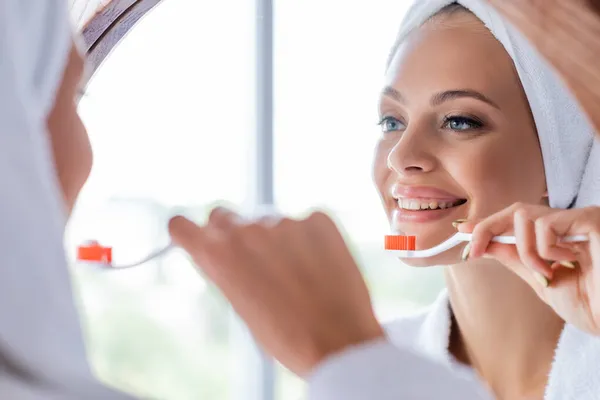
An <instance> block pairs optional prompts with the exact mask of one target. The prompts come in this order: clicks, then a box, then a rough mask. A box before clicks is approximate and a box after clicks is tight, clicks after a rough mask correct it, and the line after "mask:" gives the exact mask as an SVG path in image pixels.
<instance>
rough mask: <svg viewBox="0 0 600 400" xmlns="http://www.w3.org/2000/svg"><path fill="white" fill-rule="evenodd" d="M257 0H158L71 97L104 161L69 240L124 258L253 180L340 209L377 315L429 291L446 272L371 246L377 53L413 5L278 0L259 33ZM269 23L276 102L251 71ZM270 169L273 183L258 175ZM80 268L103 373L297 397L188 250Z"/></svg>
mask: <svg viewBox="0 0 600 400" xmlns="http://www.w3.org/2000/svg"><path fill="white" fill-rule="evenodd" d="M255 1H256V2H257V3H258V4H255V2H254V1H253V2H248V1H245V0H224V1H220V2H209V1H201V0H196V1H184V0H169V1H165V2H162V3H161V4H159V5H158V6H157V7H156V8H155V10H153V11H152V12H151V13H149V14H148V16H146V17H145V18H144V19H143V20H142V21H141V22H140V23H139V24H138V25H137V26H136V28H135V29H134V30H133V31H132V32H131V33H130V34H129V35H128V36H127V37H126V38H125V39H124V40H123V43H122V44H120V45H119V46H118V47H117V48H116V49H115V50H114V52H113V53H112V54H111V55H110V56H109V57H108V58H107V59H106V61H105V63H104V64H103V65H102V66H101V67H100V69H99V70H98V72H97V73H96V75H95V77H94V79H93V81H92V82H91V85H90V86H89V90H88V93H87V95H86V96H85V97H84V99H83V100H82V103H81V112H82V116H83V118H84V121H85V122H86V124H87V126H88V129H89V131H90V135H91V139H92V145H93V147H94V150H95V156H96V159H95V166H94V170H93V172H92V176H91V178H90V181H89V183H88V184H87V185H86V187H85V189H84V192H83V193H82V197H81V200H80V202H79V203H78V205H77V209H76V210H75V213H74V215H73V218H72V222H71V224H70V226H69V229H68V235H67V243H68V246H69V248H73V247H74V246H75V245H76V244H77V243H79V242H80V241H82V240H85V239H89V238H97V239H99V240H101V241H104V242H106V243H110V244H112V245H113V246H115V259H116V260H117V261H119V258H120V260H121V261H123V262H126V261H130V260H134V259H137V258H140V257H141V256H143V255H145V254H147V252H148V251H149V250H152V249H155V248H158V247H161V246H162V245H165V244H166V243H167V240H168V237H167V235H166V229H165V228H166V221H167V219H168V217H169V216H170V215H172V213H173V212H174V211H175V210H184V211H185V212H186V213H188V214H190V215H192V216H193V217H195V218H196V219H199V220H202V219H203V218H204V217H205V216H206V212H207V210H208V209H209V207H210V205H211V204H213V203H214V201H215V200H224V201H227V202H229V203H232V204H236V205H242V204H247V203H248V202H249V201H250V200H252V198H253V196H252V192H253V189H254V188H255V187H256V182H257V181H260V180H261V179H263V181H264V182H267V185H266V186H265V190H266V191H267V192H268V191H271V192H270V194H269V195H267V196H266V197H270V196H271V195H273V196H274V199H275V202H276V204H277V206H278V208H279V209H281V210H283V211H284V212H288V213H292V214H299V213H302V212H304V211H305V210H306V209H307V208H309V207H313V206H322V207H325V208H326V209H327V210H329V211H330V212H331V213H332V215H334V216H335V217H336V219H337V220H338V221H340V222H341V223H342V225H343V226H344V228H345V229H346V231H347V233H348V235H349V237H350V240H351V243H352V245H353V250H354V252H355V254H356V256H357V259H358V260H359V261H360V264H361V266H362V268H363V271H364V273H365V276H366V278H367V280H368V283H369V285H370V287H371V289H372V293H373V298H374V302H375V306H376V310H377V312H378V314H379V315H380V316H381V318H382V319H389V318H392V317H394V316H397V315H399V314H402V313H405V312H408V311H413V310H415V309H417V308H419V307H422V306H423V305H426V304H428V303H430V302H431V301H432V300H433V299H434V297H435V296H436V295H437V293H438V291H439V289H440V288H441V287H442V285H443V283H442V280H441V276H440V273H439V271H438V270H429V269H422V270H417V269H410V268H406V267H403V266H401V265H399V263H398V262H397V261H396V260H394V259H393V258H390V257H389V256H387V255H386V254H384V253H383V252H382V251H381V242H382V235H383V234H385V232H386V231H387V223H386V221H385V218H384V215H383V212H382V211H381V207H380V204H379V199H378V197H377V194H376V192H375V190H374V188H373V187H372V184H371V178H370V175H371V170H370V169H371V157H372V154H373V151H372V150H373V146H374V144H375V140H376V138H377V136H378V127H377V126H376V122H377V111H376V110H377V101H378V96H379V90H380V89H381V83H382V80H383V74H384V69H385V61H386V58H387V56H388V51H389V48H390V46H391V44H392V42H393V39H394V36H395V34H396V32H397V30H398V27H399V24H400V21H401V19H402V16H403V14H404V12H405V11H406V7H407V6H408V4H409V3H410V2H409V1H402V0H400V1H399V0H373V1H371V2H354V3H353V2H343V1H341V0H328V1H325V2H322V1H320V2H319V1H316V0H307V1H302V2H293V1H285V0H281V1H275V2H274V7H273V10H274V15H273V17H274V19H273V20H274V25H273V26H272V29H270V28H271V26H270V25H269V26H266V28H267V29H265V30H263V31H262V32H263V33H264V34H265V36H260V35H258V36H257V34H256V31H257V28H259V27H260V26H256V25H257V24H264V23H267V24H268V22H269V20H270V19H269V18H256V14H257V6H258V5H260V4H263V5H264V4H267V6H268V4H269V2H268V0H255ZM267 10H268V7H267ZM270 34H272V35H273V75H272V76H267V78H268V79H271V78H272V84H273V88H274V91H273V96H274V97H273V100H274V105H275V107H274V110H273V112H272V113H271V111H272V110H271V109H270V108H269V107H267V109H262V108H260V107H257V105H256V99H257V92H256V88H257V81H256V77H257V71H256V68H255V66H256V65H257V61H261V60H257V59H256V55H257V54H258V56H259V57H262V56H264V55H265V54H267V55H268V54H269V52H268V51H267V52H264V50H265V48H264V47H261V46H263V45H264V42H263V43H261V42H260V40H259V39H260V38H263V39H264V38H266V39H267V40H268V39H269V37H270ZM257 43H258V45H257ZM267 50H269V46H268V45H267ZM262 61H264V62H263V63H262V64H261V63H260V62H259V63H258V65H259V68H260V66H261V65H265V63H266V64H268V60H266V59H265V60H262ZM262 76H263V77H264V76H265V75H262ZM267 83H268V82H267ZM268 86H269V85H267V87H268ZM260 87H261V86H260V85H258V89H259V92H258V93H259V94H260ZM258 98H259V99H260V98H261V97H260V96H258ZM257 109H258V110H259V111H260V110H263V111H265V112H264V114H262V115H257V114H256V113H257ZM261 116H262V117H267V118H269V117H271V118H272V122H273V132H274V134H273V140H274V142H273V144H274V145H273V156H272V158H271V157H270V155H271V153H270V152H269V151H267V152H266V153H264V154H266V155H267V156H268V157H266V158H264V159H261V160H260V161H261V162H262V163H264V164H262V165H263V166H266V168H264V169H261V168H258V169H257V168H253V167H252V165H253V162H254V161H256V159H255V156H256V152H255V150H256V149H257V148H259V149H260V148H261V146H262V144H261V142H260V140H262V139H261V138H262V136H261V135H260V134H259V133H260V132H257V129H255V126H256V124H257V121H260V118H261ZM259 125H260V124H259ZM267 125H268V124H267ZM263 133H264V132H263ZM267 133H269V132H267ZM266 136H267V137H268V136H269V135H266ZM266 147H268V146H266ZM271 167H272V170H273V172H274V176H273V178H274V180H273V185H272V187H271V186H270V185H269V184H268V183H269V182H270V180H269V179H264V178H265V176H260V174H264V173H268V172H269V171H270V170H271ZM267 178H268V177H267ZM117 250H120V253H118V254H117ZM75 276H76V279H77V283H78V289H79V297H80V298H81V302H82V310H84V311H83V313H84V315H85V321H86V325H85V326H86V328H87V329H86V331H87V333H88V337H89V343H90V350H91V354H92V358H93V362H94V366H95V368H96V370H97V371H98V373H99V375H100V376H101V378H102V379H104V380H106V381H107V382H109V383H111V384H113V385H116V386H118V387H120V388H123V389H125V390H128V391H130V392H133V393H136V394H137V395H139V396H151V397H153V398H167V399H169V400H177V399H192V398H193V399H197V398H200V399H204V398H206V399H235V400H238V399H240V400H241V399H244V400H246V399H251V400H273V399H277V400H296V399H299V398H301V396H302V395H303V394H304V385H303V384H302V383H301V382H300V381H299V380H298V379H295V378H293V377H292V376H291V374H289V373H288V372H286V371H284V369H283V368H280V367H276V368H274V369H273V368H271V367H270V364H269V362H268V361H267V360H266V359H264V358H263V357H261V355H260V353H257V352H256V350H255V348H254V346H253V344H252V341H251V340H249V338H248V335H247V333H246V332H245V331H244V329H243V328H241V325H240V324H239V322H238V321H237V320H236V318H235V317H234V316H233V315H232V312H231V310H230V309H229V308H228V306H227V303H226V301H224V300H223V299H222V298H221V297H220V296H219V295H218V294H217V293H216V291H215V290H214V289H213V288H212V286H211V285H210V284H209V283H207V282H205V281H204V280H203V279H202V277H201V276H200V275H199V274H198V273H196V272H195V270H194V269H193V268H192V267H191V264H190V262H189V260H188V259H187V258H186V257H185V256H184V255H182V254H178V253H175V252H174V253H172V254H169V255H167V256H165V257H164V258H162V259H160V260H157V261H155V262H152V263H150V264H149V265H146V266H144V267H142V268H138V269H132V270H128V271H121V272H114V273H97V272H95V271H93V270H90V269H87V268H80V267H77V268H76V269H75ZM257 371H258V372H259V373H257Z"/></svg>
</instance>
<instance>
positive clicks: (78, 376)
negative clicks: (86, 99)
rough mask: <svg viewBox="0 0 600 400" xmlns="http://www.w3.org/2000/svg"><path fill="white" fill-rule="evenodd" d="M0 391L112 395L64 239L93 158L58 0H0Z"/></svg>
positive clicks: (79, 66) (30, 395) (78, 68)
mask: <svg viewBox="0 0 600 400" xmlns="http://www.w3.org/2000/svg"><path fill="white" fill-rule="evenodd" d="M0 29H2V34H1V35H0V88H1V89H0V102H1V104H0V124H2V129H0V151H1V152H2V155H1V156H0V184H1V186H2V188H3V190H2V196H1V197H0V210H1V214H2V215H1V224H0V225H1V226H2V229H1V231H0V238H1V240H0V246H2V249H1V250H0V265H1V266H2V268H1V271H2V278H1V279H0V294H1V295H2V296H3V297H2V301H0V317H1V322H0V371H1V373H0V393H1V394H2V395H1V397H2V398H6V399H65V400H66V399H69V400H70V399H73V400H74V399H120V398H125V396H123V395H119V394H117V393H115V392H112V391H110V390H108V389H106V388H104V387H102V385H100V384H99V383H98V382H97V381H96V380H95V378H94V377H93V375H92V373H91V371H90V368H89V366H88V363H87V359H86V353H85V347H84V343H83V338H82V334H81V331H80V326H79V324H78V319H77V313H76V310H75V307H74V305H73V298H72V292H71V286H70V281H69V276H68V269H67V268H66V262H65V257H64V249H63V246H62V236H63V231H64V225H65V213H67V214H68V212H70V210H71V208H72V206H73V204H74V202H75V199H76V197H77V195H78V193H79V190H80V189H81V187H82V185H83V183H84V182H85V180H86V178H87V175H88V173H89V168H90V165H91V153H90V146H89V142H88V139H87V134H86V132H85V129H84V128H83V125H82V123H81V121H80V119H79V117H78V116H77V110H76V105H75V97H76V95H77V92H78V89H79V84H80V81H81V79H82V76H83V70H84V63H83V58H82V56H81V54H80V53H79V51H78V50H77V47H76V46H75V44H74V41H73V34H72V31H71V27H70V24H69V16H68V12H67V9H66V4H65V3H64V2H63V1H42V2H40V1H23V0H14V1H12V0H6V1H2V2H0Z"/></svg>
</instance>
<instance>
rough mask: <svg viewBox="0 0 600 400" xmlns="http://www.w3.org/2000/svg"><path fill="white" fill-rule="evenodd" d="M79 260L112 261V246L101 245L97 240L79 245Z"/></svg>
mask: <svg viewBox="0 0 600 400" xmlns="http://www.w3.org/2000/svg"><path fill="white" fill-rule="evenodd" d="M77 261H92V262H102V263H108V264H110V263H112V247H104V246H101V245H100V244H99V243H98V242H96V241H90V242H87V243H85V244H83V245H81V246H78V247H77Z"/></svg>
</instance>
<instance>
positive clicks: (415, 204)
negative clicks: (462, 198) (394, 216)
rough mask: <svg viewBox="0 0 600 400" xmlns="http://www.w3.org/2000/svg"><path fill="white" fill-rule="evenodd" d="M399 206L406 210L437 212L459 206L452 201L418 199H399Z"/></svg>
mask: <svg viewBox="0 0 600 400" xmlns="http://www.w3.org/2000/svg"><path fill="white" fill-rule="evenodd" d="M397 201H398V206H399V207H400V208H401V209H404V210H412V211H416V210H437V209H442V210H443V209H446V208H451V207H454V206H455V205H457V204H458V203H456V202H451V201H439V202H438V201H436V200H431V201H427V200H416V199H398V200H397Z"/></svg>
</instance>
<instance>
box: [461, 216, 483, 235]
mask: <svg viewBox="0 0 600 400" xmlns="http://www.w3.org/2000/svg"><path fill="white" fill-rule="evenodd" d="M459 221H460V222H459ZM459 221H455V222H454V223H455V227H456V230H457V231H459V232H461V233H472V232H473V229H475V225H477V224H478V223H479V222H480V221H481V220H476V219H473V220H468V221H463V220H459Z"/></svg>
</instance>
